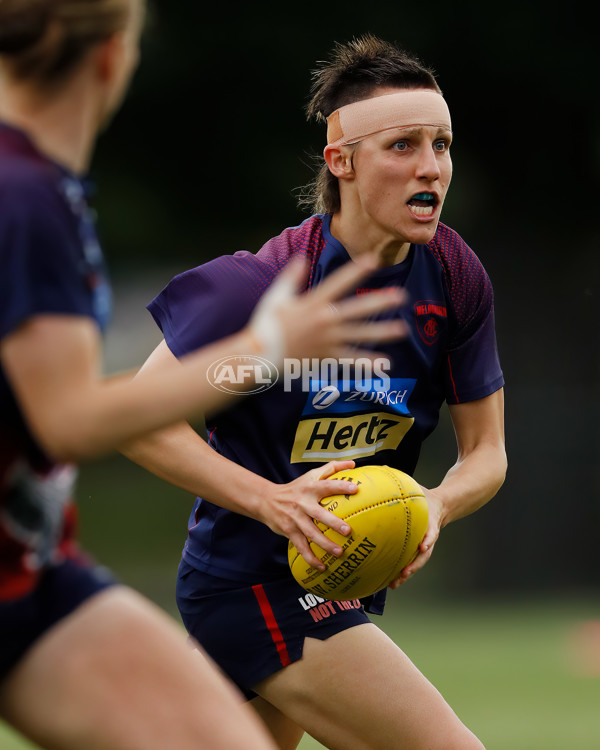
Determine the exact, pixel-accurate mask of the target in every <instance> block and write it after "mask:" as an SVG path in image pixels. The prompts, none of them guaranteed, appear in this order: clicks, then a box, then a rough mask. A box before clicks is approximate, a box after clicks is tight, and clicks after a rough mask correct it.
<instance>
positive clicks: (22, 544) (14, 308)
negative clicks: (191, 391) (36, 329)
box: [0, 123, 111, 601]
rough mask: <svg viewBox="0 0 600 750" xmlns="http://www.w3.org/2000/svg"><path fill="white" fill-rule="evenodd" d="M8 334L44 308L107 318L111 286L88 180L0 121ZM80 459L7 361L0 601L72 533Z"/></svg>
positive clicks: (70, 544)
mask: <svg viewBox="0 0 600 750" xmlns="http://www.w3.org/2000/svg"><path fill="white" fill-rule="evenodd" d="M0 269H1V271H0V340H1V339H3V338H5V337H6V336H9V335H10V334H11V333H13V332H14V331H15V330H17V329H18V327H19V326H20V325H22V324H24V323H25V322H26V321H27V320H29V319H30V318H32V317H34V316H36V315H43V314H65V315H76V316H81V315H83V316H86V317H90V318H93V319H94V320H96V321H97V323H98V325H99V326H100V328H101V329H102V328H104V326H105V325H106V323H107V321H108V318H109V315H110V307H111V297H110V286H109V284H108V280H107V275H106V271H105V266H104V259H103V257H102V252H101V250H100V246H99V244H98V240H97V236H96V230H95V226H94V218H93V214H92V212H91V210H90V208H89V205H88V195H87V186H86V184H85V182H84V181H83V180H81V179H79V178H78V177H77V176H76V175H74V174H72V173H71V172H69V171H68V170H67V169H65V168H63V167H61V166H60V165H58V164H55V163H54V162H52V161H50V160H48V159H47V158H46V157H45V156H44V155H43V154H41V153H40V152H39V151H38V150H37V149H36V147H35V146H34V145H33V143H32V142H31V141H30V140H29V139H28V137H27V136H26V135H25V134H24V133H22V132H21V131H19V130H17V129H15V128H12V127H9V126H7V125H4V124H2V123H0ZM74 481H75V470H74V468H73V467H70V466H64V465H57V464H55V462H54V461H53V460H52V459H51V458H50V457H49V456H48V455H46V454H45V453H44V451H43V449H42V448H41V447H40V446H39V445H38V444H37V442H36V440H35V438H34V436H33V435H32V434H31V432H30V430H29V429H28V426H27V424H26V423H25V421H24V419H23V416H22V414H21V410H20V408H19V406H18V404H17V402H16V400H15V397H14V394H13V390H12V388H11V385H10V383H9V382H8V380H7V378H6V374H5V372H4V370H3V368H2V364H1V362H0V601H2V600H9V599H15V598H17V597H21V596H23V595H25V594H27V593H28V592H30V591H31V590H32V588H33V587H34V585H35V584H36V582H37V580H38V578H39V575H40V573H41V571H42V570H44V568H46V567H47V566H48V565H52V564H54V563H57V562H60V561H61V560H63V559H64V558H65V556H66V557H76V556H78V555H79V554H80V553H79V551H78V550H77V548H76V545H75V543H74V541H73V536H74V530H75V522H76V513H75V509H74V506H73V504H72V502H71V497H72V490H73V485H74Z"/></svg>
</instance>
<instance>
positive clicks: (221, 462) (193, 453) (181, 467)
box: [121, 423, 271, 520]
mask: <svg viewBox="0 0 600 750" xmlns="http://www.w3.org/2000/svg"><path fill="white" fill-rule="evenodd" d="M121 452H122V453H123V454H124V455H125V456H127V457H128V458H129V459H130V460H132V461H134V462H135V463H137V464H139V465H140V466H142V467H144V468H145V469H147V470H148V471H150V472H152V473H153V474H155V475H156V476H158V477H160V478H161V479H164V480H165V481H167V482H169V483H170V484H173V485H175V486H177V487H180V488H181V489H183V490H185V491H186V492H190V493H191V494H192V495H199V496H201V497H204V498H206V499H207V500H209V501H210V502H212V503H215V504H216V505H219V506H221V507H223V508H227V509H228V510H232V511H234V512H236V513H240V514H242V515H245V516H248V517H250V518H257V519H259V520H260V507H261V498H262V497H264V495H265V494H266V492H267V490H268V489H269V487H270V485H271V483H270V482H269V481H268V480H266V479H264V478H263V477H261V476H259V475H257V474H254V473H253V472H251V471H248V470H247V469H245V468H244V467H242V466H239V465H238V464H236V463H234V462H233V461H230V460H229V459H227V458H225V457H224V456H221V455H220V454H219V453H217V452H216V451H214V450H213V449H212V448H210V446H209V445H207V443H206V441H205V440H203V438H202V437H201V436H200V435H198V433H197V432H195V431H194V430H193V429H192V427H190V425H189V424H187V423H180V424H177V425H174V426H172V427H168V428H166V429H164V430H160V431H158V432H155V433H152V434H150V435H148V436H145V437H144V438H142V439H140V440H136V441H132V442H129V443H127V444H126V445H124V446H123V447H122V449H121Z"/></svg>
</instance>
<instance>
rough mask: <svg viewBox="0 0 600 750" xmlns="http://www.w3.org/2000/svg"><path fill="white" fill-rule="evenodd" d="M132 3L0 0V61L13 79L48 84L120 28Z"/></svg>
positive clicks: (115, 0)
mask: <svg viewBox="0 0 600 750" xmlns="http://www.w3.org/2000/svg"><path fill="white" fill-rule="evenodd" d="M132 8H133V0H0V62H1V63H2V65H3V67H4V69H5V70H7V71H8V73H9V74H10V75H12V76H13V77H15V78H20V79H30V80H33V81H37V82H39V83H41V84H48V83H53V82H55V81H57V80H59V79H61V78H63V77H64V76H66V75H68V73H69V72H70V71H71V70H72V69H73V68H74V67H76V65H77V63H78V62H79V61H80V60H81V58H82V57H83V55H84V54H85V52H86V51H87V49H88V48H89V47H90V46H92V45H93V44H95V43H97V42H99V41H102V40H103V39H107V38H108V37H110V36H111V35H112V34H114V33H115V32H118V31H121V30H122V29H124V28H125V27H126V25H127V22H128V19H129V16H130V13H131V12H132Z"/></svg>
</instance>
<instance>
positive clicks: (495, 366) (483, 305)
mask: <svg viewBox="0 0 600 750" xmlns="http://www.w3.org/2000/svg"><path fill="white" fill-rule="evenodd" d="M444 230H445V231H444ZM439 252H440V259H441V261H442V265H443V266H444V272H445V274H444V275H445V279H446V285H447V290H448V297H449V300H450V310H451V315H452V321H451V327H450V338H449V343H448V348H447V352H446V362H445V366H444V379H445V390H446V400H447V402H448V403H450V404H459V403H463V402H466V401H475V400H477V399H480V398H485V397H486V396H489V395H490V394H492V393H494V392H495V391H497V390H498V389H499V388H501V387H502V386H503V385H504V377H503V373H502V369H501V366H500V358H499V355H498V346H497V342H496V328H495V317H494V292H493V288H492V283H491V281H490V278H489V276H488V274H487V272H486V270H485V268H484V267H483V265H482V263H481V261H480V260H479V258H478V257H477V255H476V254H475V253H474V252H473V250H471V248H470V247H469V246H468V245H467V244H466V243H465V242H464V241H463V240H462V239H461V238H460V237H459V236H458V235H457V234H456V233H455V232H452V230H449V229H448V228H446V227H443V229H442V232H441V233H440V248H439Z"/></svg>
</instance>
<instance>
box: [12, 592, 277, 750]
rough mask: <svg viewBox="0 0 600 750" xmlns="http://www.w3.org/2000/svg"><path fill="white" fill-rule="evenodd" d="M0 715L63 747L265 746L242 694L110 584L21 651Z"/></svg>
mask: <svg viewBox="0 0 600 750" xmlns="http://www.w3.org/2000/svg"><path fill="white" fill-rule="evenodd" d="M0 714H1V715H2V716H3V717H4V718H5V719H6V720H7V721H9V723H11V724H12V725H13V726H14V727H15V728H17V729H18V730H19V731H21V732H22V733H23V734H25V735H26V736H28V737H30V738H31V739H33V740H34V741H36V742H38V743H39V744H40V745H41V746H43V747H47V748H51V749H52V750H54V749H60V750H81V748H86V750H109V749H110V750H125V748H126V749H127V750H165V748H175V747H176V748H178V750H188V749H189V750H197V748H198V746H199V742H200V743H201V744H202V747H206V748H211V749H214V750H230V748H231V747H248V748H253V750H259V749H260V750H266V749H267V748H268V749H269V750H271V749H272V748H273V744H272V741H271V739H270V738H269V737H268V735H267V733H266V732H265V731H264V728H263V727H262V725H261V724H260V722H259V721H258V720H257V718H256V716H255V715H254V714H253V713H252V712H251V710H250V708H249V707H248V706H247V705H244V704H243V701H242V698H241V696H240V695H239V694H238V693H237V691H235V690H234V688H233V687H232V686H231V685H230V684H229V683H227V682H226V681H225V680H224V678H222V677H221V675H220V674H219V673H218V672H217V670H216V668H215V667H214V666H213V664H212V663H211V662H210V661H209V660H208V659H207V658H206V657H205V656H204V655H203V654H202V653H201V652H198V651H195V652H193V651H192V650H191V648H190V647H189V645H188V644H187V642H186V639H185V635H184V633H183V631H182V629H181V628H179V627H178V626H177V625H176V623H175V622H174V621H173V620H172V619H171V618H170V617H168V616H167V615H166V614H165V613H163V612H162V610H160V609H159V608H158V607H155V606H154V605H152V604H151V603H150V602H148V601H147V600H145V599H144V598H143V597H141V596H139V595H137V594H136V593H135V592H133V591H131V590H129V589H126V588H125V587H113V588H110V589H108V590H106V591H104V592H102V593H99V594H97V595H95V596H93V597H92V598H90V599H89V600H88V601H87V602H86V603H85V604H83V605H82V606H80V607H79V608H78V609H77V610H76V611H75V612H73V614H71V615H69V616H68V617H66V618H64V619H63V620H61V621H60V622H59V623H58V624H57V625H55V626H54V627H53V628H51V629H50V630H49V631H48V632H47V633H46V634H45V635H44V636H43V637H42V638H40V639H39V641H38V642H37V643H36V644H35V645H34V646H33V647H32V648H31V649H30V650H29V651H28V652H27V654H26V655H25V657H24V658H23V659H22V660H21V661H20V662H19V664H18V665H17V667H15V668H14V669H13V670H12V672H10V673H9V675H8V676H7V677H6V678H5V679H4V681H3V683H2V687H1V689H0Z"/></svg>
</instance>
